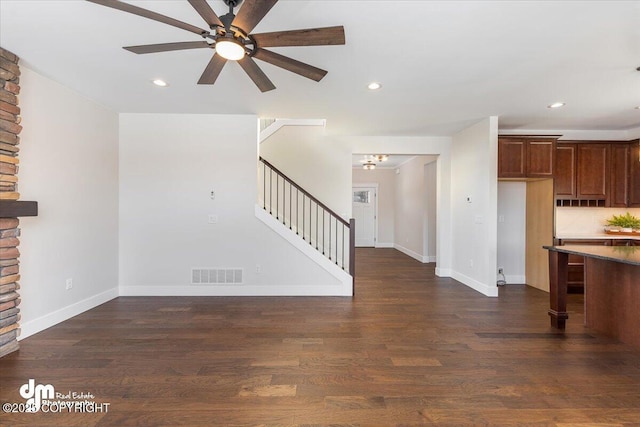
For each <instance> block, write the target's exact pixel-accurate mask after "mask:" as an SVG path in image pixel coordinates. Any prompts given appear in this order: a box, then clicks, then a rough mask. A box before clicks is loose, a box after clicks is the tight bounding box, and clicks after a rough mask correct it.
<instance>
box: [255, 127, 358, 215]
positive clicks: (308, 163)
mask: <svg viewBox="0 0 640 427" xmlns="http://www.w3.org/2000/svg"><path fill="white" fill-rule="evenodd" d="M260 156H262V157H263V158H264V159H266V160H267V161H268V162H269V163H271V164H272V165H274V166H275V167H276V168H278V169H279V170H280V171H281V172H283V173H284V174H285V175H287V176H288V177H289V178H291V179H292V180H293V181H295V182H296V183H297V184H298V185H300V186H301V187H302V188H304V189H305V190H307V191H308V192H309V193H311V194H312V195H313V196H314V197H315V198H317V199H318V200H320V201H321V202H322V203H324V204H325V205H327V206H328V207H329V208H330V209H332V210H333V211H334V212H336V213H337V214H338V215H341V216H342V217H343V218H344V219H347V220H348V219H349V218H351V208H352V205H351V168H352V166H351V151H350V150H349V147H348V146H345V145H344V144H340V143H338V142H337V141H335V140H333V139H331V138H328V137H325V135H324V127H322V126H283V127H282V128H280V130H278V131H277V132H276V133H274V134H273V135H271V136H270V137H269V138H267V139H266V140H264V141H263V142H262V143H261V144H260Z"/></svg>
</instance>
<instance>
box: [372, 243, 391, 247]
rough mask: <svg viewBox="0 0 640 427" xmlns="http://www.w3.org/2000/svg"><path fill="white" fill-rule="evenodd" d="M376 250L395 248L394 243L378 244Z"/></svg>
mask: <svg viewBox="0 0 640 427" xmlns="http://www.w3.org/2000/svg"><path fill="white" fill-rule="evenodd" d="M375 247H376V248H393V243H376V245H375Z"/></svg>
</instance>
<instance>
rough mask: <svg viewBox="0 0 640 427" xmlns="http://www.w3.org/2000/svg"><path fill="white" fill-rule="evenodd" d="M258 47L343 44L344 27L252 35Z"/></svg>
mask: <svg viewBox="0 0 640 427" xmlns="http://www.w3.org/2000/svg"><path fill="white" fill-rule="evenodd" d="M251 36H252V37H253V39H254V40H255V41H256V43H257V44H258V47H259V48H261V47H281V46H326V45H340V44H344V43H345V40H344V27H343V26H337V27H324V28H308V29H305V30H292V31H276V32H273V33H260V34H252V35H251Z"/></svg>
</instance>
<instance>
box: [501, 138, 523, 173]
mask: <svg viewBox="0 0 640 427" xmlns="http://www.w3.org/2000/svg"><path fill="white" fill-rule="evenodd" d="M525 176H526V174H525V141H524V140H523V139H514V138H498V178H524V177H525Z"/></svg>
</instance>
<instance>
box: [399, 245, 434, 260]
mask: <svg viewBox="0 0 640 427" xmlns="http://www.w3.org/2000/svg"><path fill="white" fill-rule="evenodd" d="M393 247H394V248H396V249H397V250H399V251H400V252H402V253H403V254H405V255H409V256H410V257H411V258H413V259H416V260H418V261H420V262H422V263H427V262H429V257H428V256H424V255H420V254H419V253H417V252H414V251H412V250H411V249H407V248H405V247H404V246H400V245H399V244H397V243H394V245H393Z"/></svg>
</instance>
